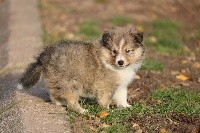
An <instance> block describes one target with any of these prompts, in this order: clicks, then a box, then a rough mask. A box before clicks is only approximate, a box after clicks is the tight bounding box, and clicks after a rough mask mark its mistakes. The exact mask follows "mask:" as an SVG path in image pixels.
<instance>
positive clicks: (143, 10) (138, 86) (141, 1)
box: [41, 0, 200, 133]
mask: <svg viewBox="0 0 200 133" xmlns="http://www.w3.org/2000/svg"><path fill="white" fill-rule="evenodd" d="M41 1H42V0H41ZM45 1H46V2H47V1H48V2H50V3H53V5H54V6H53V7H52V6H49V5H47V4H46V7H48V8H49V7H50V8H51V9H52V10H49V11H47V10H44V11H43V13H42V22H43V25H45V27H46V29H47V30H48V31H52V32H54V31H56V30H64V31H65V32H66V33H67V35H69V36H67V37H69V38H70V36H76V34H75V33H76V32H78V25H79V24H80V23H81V22H83V21H84V20H85V19H88V18H90V19H94V20H98V21H101V24H100V28H101V29H102V30H105V29H106V28H108V27H111V26H112V24H111V23H110V22H109V21H107V20H109V18H111V17H112V16H114V15H126V16H129V17H130V18H133V20H134V23H135V24H138V25H140V24H142V23H144V22H149V21H152V20H155V19H158V18H163V19H172V20H175V21H181V22H183V23H184V29H182V32H180V34H182V35H183V38H182V40H183V43H184V49H185V51H187V52H188V54H184V55H179V56H174V55H165V54H159V53H157V52H156V51H155V50H154V49H151V48H148V49H147V50H148V51H147V55H146V57H147V59H155V60H158V61H160V62H162V63H163V64H164V65H165V70H164V71H163V72H156V71H151V70H141V71H139V72H138V75H139V77H140V78H139V79H136V80H135V81H134V82H133V83H132V84H131V85H130V86H129V91H128V100H129V102H130V103H133V102H134V101H136V100H138V99H148V97H147V96H148V94H149V92H150V91H152V90H153V89H156V88H158V87H173V88H185V89H188V90H194V91H197V92H200V66H198V65H196V66H195V65H194V64H195V63H196V64H198V63H200V36H199V37H196V36H195V37H190V36H191V35H193V34H194V33H193V32H194V31H195V30H196V29H197V28H198V27H199V26H200V15H199V12H200V8H199V7H200V1H199V0H191V1H187V0H166V1H164V0H162V1H157V0H149V1H146V0H134V2H133V1H132V0H114V1H111V0H96V2H94V1H95V0H87V1H82V0H76V1H74V0H68V1H67V2H66V1H64V0H45ZM45 1H42V2H45ZM48 2H47V3H48ZM55 7H59V8H61V9H62V11H60V10H56V8H55ZM66 7H67V8H66ZM58 19H59V20H58ZM49 20H51V21H49ZM144 35H145V27H144ZM77 38H78V39H81V37H75V39H77ZM177 74H184V75H187V76H188V77H189V80H186V81H182V80H178V79H177V78H176V75H177ZM149 102H150V104H151V101H149ZM170 117H171V118H174V119H176V120H177V122H172V121H171V120H170V119H169V118H167V117H164V116H163V117H160V116H156V115H155V116H143V117H142V118H141V117H135V116H134V117H133V118H131V119H128V120H127V121H129V122H130V121H131V122H135V121H137V122H138V123H139V125H140V126H141V127H142V129H143V131H146V129H145V128H146V127H147V126H149V125H151V124H152V123H158V124H156V125H155V127H151V128H156V126H158V125H159V126H160V125H162V126H164V127H166V129H168V131H169V132H172V133H197V132H198V131H197V129H198V126H200V125H199V123H200V116H199V117H188V116H185V115H183V114H177V113H172V114H171V116H170ZM84 120H85V119H82V118H79V120H77V121H79V122H78V123H79V124H81V121H84ZM87 122H88V123H90V124H93V125H95V124H97V125H98V124H99V123H98V122H97V123H96V122H95V121H87ZM79 124H76V125H74V127H73V129H74V130H75V132H78V131H79V130H78V127H79V126H80V125H79ZM78 125H79V126H78ZM162 126H161V127H162ZM195 127H196V128H195ZM199 132H200V131H199Z"/></svg>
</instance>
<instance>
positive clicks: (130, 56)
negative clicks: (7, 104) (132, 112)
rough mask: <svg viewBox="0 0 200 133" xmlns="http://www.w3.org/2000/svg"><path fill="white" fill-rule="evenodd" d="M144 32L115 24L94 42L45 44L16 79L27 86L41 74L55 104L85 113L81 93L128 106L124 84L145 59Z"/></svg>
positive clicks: (102, 101)
mask: <svg viewBox="0 0 200 133" xmlns="http://www.w3.org/2000/svg"><path fill="white" fill-rule="evenodd" d="M142 41H143V35H142V34H141V33H139V32H138V31H137V30H136V29H135V28H134V27H131V28H130V27H117V28H113V29H110V30H108V31H106V32H104V34H103V36H102V39H101V40H100V41H97V42H95V43H85V42H81V41H61V42H60V43H59V44H56V45H53V46H48V47H46V48H45V49H44V50H43V52H42V53H41V54H40V55H39V57H38V58H37V59H36V61H35V62H33V63H31V64H30V65H29V67H28V68H27V70H26V71H25V73H24V74H23V76H22V78H21V79H20V81H19V83H20V84H19V87H24V88H30V87H31V86H33V85H35V84H36V83H37V82H38V80H39V79H40V76H41V75H42V77H43V79H44V81H45V83H46V85H47V86H48V88H49V91H50V95H51V100H52V102H53V103H55V104H57V105H64V106H68V107H69V108H70V109H72V110H74V111H76V112H79V113H84V112H85V109H83V108H82V107H81V106H80V105H79V102H78V101H79V98H80V96H81V97H90V96H92V97H96V98H97V101H98V103H99V105H101V106H103V107H109V105H110V103H111V101H112V100H113V101H114V102H115V103H116V104H117V105H118V106H122V107H129V106H130V105H129V104H128V103H127V86H128V85H129V84H130V82H132V80H133V79H134V75H135V73H136V71H137V70H138V69H139V68H140V66H141V63H142V61H143V59H144V55H145V48H144V46H143V43H142Z"/></svg>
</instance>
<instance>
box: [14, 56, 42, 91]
mask: <svg viewBox="0 0 200 133" xmlns="http://www.w3.org/2000/svg"><path fill="white" fill-rule="evenodd" d="M42 69H43V67H42V62H41V61H40V60H39V58H38V59H37V60H36V61H35V62H33V63H31V64H30V65H29V66H28V68H27V69H26V70H25V72H24V74H23V75H22V77H21V78H20V79H19V83H18V85H17V88H18V89H19V90H21V89H23V88H30V87H32V86H34V85H35V84H36V83H37V82H38V81H39V79H40V76H41V72H42Z"/></svg>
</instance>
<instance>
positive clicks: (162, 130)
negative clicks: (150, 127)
mask: <svg viewBox="0 0 200 133" xmlns="http://www.w3.org/2000/svg"><path fill="white" fill-rule="evenodd" d="M160 133H168V132H167V130H166V129H165V128H161V129H160Z"/></svg>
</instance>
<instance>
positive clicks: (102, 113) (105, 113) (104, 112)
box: [97, 111, 109, 118]
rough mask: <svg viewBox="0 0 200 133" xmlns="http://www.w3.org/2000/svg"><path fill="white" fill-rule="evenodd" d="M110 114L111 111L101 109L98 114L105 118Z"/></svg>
mask: <svg viewBox="0 0 200 133" xmlns="http://www.w3.org/2000/svg"><path fill="white" fill-rule="evenodd" d="M108 115H109V113H108V112H107V111H101V112H99V113H98V114H97V116H98V117H100V118H104V117H106V116H108Z"/></svg>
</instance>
